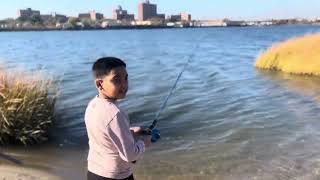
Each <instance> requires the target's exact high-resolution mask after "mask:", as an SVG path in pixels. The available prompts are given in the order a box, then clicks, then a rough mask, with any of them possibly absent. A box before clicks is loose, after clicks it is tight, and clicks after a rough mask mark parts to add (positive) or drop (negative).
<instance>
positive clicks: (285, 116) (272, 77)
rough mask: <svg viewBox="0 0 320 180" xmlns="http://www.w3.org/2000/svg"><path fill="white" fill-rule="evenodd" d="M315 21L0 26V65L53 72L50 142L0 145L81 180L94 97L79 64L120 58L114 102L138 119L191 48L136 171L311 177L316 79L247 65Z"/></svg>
mask: <svg viewBox="0 0 320 180" xmlns="http://www.w3.org/2000/svg"><path fill="white" fill-rule="evenodd" d="M317 32H320V27H319V26H279V27H248V28H237V27H235V28H203V29H157V30H111V31H61V32H1V33H0V62H1V63H3V64H5V66H7V67H8V68H9V69H10V68H13V67H16V66H19V67H23V68H25V69H27V70H29V71H33V70H37V69H42V70H43V71H45V72H46V73H45V74H46V75H48V76H52V77H54V78H56V79H58V80H59V81H60V85H59V88H60V93H59V94H60V95H59V99H58V102H57V107H56V112H57V117H58V118H57V121H56V124H55V127H54V128H53V130H52V132H51V136H52V137H51V141H50V143H47V144H44V145H37V146H34V147H30V148H24V147H6V148H4V151H5V152H6V153H7V154H9V155H11V156H13V157H16V158H17V159H20V160H21V161H23V162H24V163H25V164H26V165H27V166H28V167H33V168H38V169H42V170H45V171H48V172H50V173H53V174H57V175H58V176H60V177H62V179H84V175H85V169H86V156H87V152H88V146H87V137H86V130H85V126H84V119H83V116H84V111H85V108H86V105H87V103H88V102H89V101H90V99H91V98H93V97H94V96H95V94H96V91H95V87H94V84H93V78H92V76H91V73H90V69H91V66H92V63H93V62H94V61H95V60H96V59H97V58H99V57H102V56H116V57H119V58H121V59H123V60H124V61H125V62H126V63H127V70H128V73H129V86H130V88H129V91H128V95H127V98H126V99H125V100H124V101H121V102H120V105H121V106H122V107H123V108H124V109H125V110H126V111H127V112H128V114H129V117H130V120H131V123H132V125H148V124H150V123H151V122H152V120H153V118H154V116H155V113H156V111H157V110H158V109H159V108H160V105H161V104H162V102H163V101H164V99H165V97H166V95H167V94H168V92H169V90H170V88H171V86H172V85H173V83H174V81H175V79H176V77H177V75H178V74H179V72H180V71H181V69H182V68H183V65H184V63H185V62H186V61H187V60H188V58H189V57H190V56H193V58H192V59H191V61H190V63H189V65H188V66H187V69H186V71H185V72H184V74H183V76H182V78H181V80H180V82H179V83H178V86H177V89H176V90H175V91H174V94H173V96H172V97H171V99H170V100H169V103H168V106H167V108H166V109H165V110H164V111H163V113H162V114H161V116H160V120H159V124H158V128H159V129H160V131H161V134H162V139H161V140H160V141H159V142H157V143H156V144H153V146H152V147H151V148H149V149H148V150H147V152H146V154H145V156H144V158H143V160H141V161H140V162H138V163H137V165H136V169H135V177H136V178H137V179H156V180H158V179H270V180H271V179H319V178H320V153H319V148H320V131H319V129H320V121H319V119H320V113H319V112H320V78H318V77H310V76H295V75H289V74H284V73H280V72H269V71H261V70H257V69H255V68H254V62H255V58H256V57H257V56H258V55H259V54H260V53H261V52H263V51H264V50H266V49H267V48H268V47H270V46H271V45H272V44H274V43H276V42H279V41H283V40H286V39H288V38H291V37H296V36H301V35H305V34H310V33H317Z"/></svg>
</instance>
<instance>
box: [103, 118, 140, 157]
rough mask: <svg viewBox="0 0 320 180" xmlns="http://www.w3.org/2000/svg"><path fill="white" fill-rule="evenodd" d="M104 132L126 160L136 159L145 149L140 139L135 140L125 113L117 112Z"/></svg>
mask: <svg viewBox="0 0 320 180" xmlns="http://www.w3.org/2000/svg"><path fill="white" fill-rule="evenodd" d="M106 134H107V135H108V136H109V137H110V139H111V141H112V142H113V144H114V145H115V147H116V148H117V149H118V151H119V154H120V157H121V158H122V159H123V160H124V161H127V162H132V161H136V160H138V159H139V158H140V157H141V156H142V154H143V153H144V151H145V144H144V142H143V141H142V140H138V141H135V140H134V138H133V136H132V134H131V131H130V126H129V121H128V119H127V118H126V116H125V115H123V114H122V113H121V112H118V113H117V114H116V116H115V117H114V118H113V119H112V121H111V122H110V123H109V125H108V126H107V128H106Z"/></svg>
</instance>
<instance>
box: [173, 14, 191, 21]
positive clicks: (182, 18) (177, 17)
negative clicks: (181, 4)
mask: <svg viewBox="0 0 320 180" xmlns="http://www.w3.org/2000/svg"><path fill="white" fill-rule="evenodd" d="M170 21H172V22H177V21H191V15H190V14H187V13H181V14H179V15H172V16H170Z"/></svg>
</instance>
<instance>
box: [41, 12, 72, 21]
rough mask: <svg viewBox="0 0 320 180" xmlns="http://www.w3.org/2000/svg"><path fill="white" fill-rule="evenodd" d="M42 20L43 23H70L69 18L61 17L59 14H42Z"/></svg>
mask: <svg viewBox="0 0 320 180" xmlns="http://www.w3.org/2000/svg"><path fill="white" fill-rule="evenodd" d="M40 18H41V20H42V21H48V20H50V19H56V20H57V21H58V22H60V23H65V22H67V21H68V18H67V16H65V15H61V14H57V13H55V12H54V13H51V14H42V15H40Z"/></svg>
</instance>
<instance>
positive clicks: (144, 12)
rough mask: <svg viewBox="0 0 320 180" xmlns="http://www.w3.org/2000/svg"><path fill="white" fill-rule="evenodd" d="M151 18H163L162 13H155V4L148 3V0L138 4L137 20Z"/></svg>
mask: <svg viewBox="0 0 320 180" xmlns="http://www.w3.org/2000/svg"><path fill="white" fill-rule="evenodd" d="M152 18H160V19H165V15H164V14H157V5H156V4H150V2H149V0H146V2H144V3H139V4H138V20H139V21H146V20H150V19H152Z"/></svg>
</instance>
